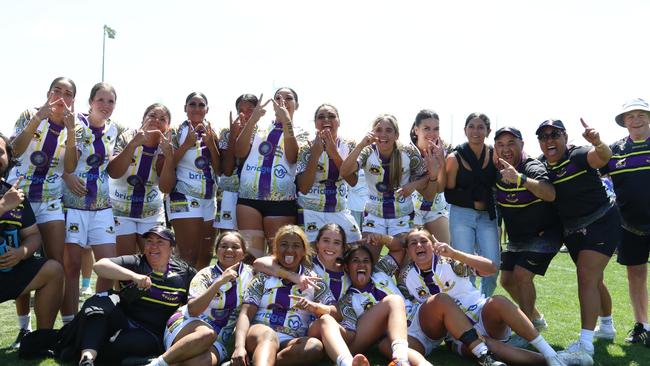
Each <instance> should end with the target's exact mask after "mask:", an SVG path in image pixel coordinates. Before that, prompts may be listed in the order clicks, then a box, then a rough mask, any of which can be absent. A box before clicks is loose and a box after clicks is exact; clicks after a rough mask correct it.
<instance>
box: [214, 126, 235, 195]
mask: <svg viewBox="0 0 650 366" xmlns="http://www.w3.org/2000/svg"><path fill="white" fill-rule="evenodd" d="M229 139H230V129H229V128H222V129H221V130H220V131H219V140H218V142H217V148H218V149H219V153H221V154H223V151H226V150H228V149H234V146H228V140H229ZM222 156H223V155H222ZM235 159H236V158H235ZM238 170H239V168H238V167H237V163H236V162H235V170H234V171H233V173H232V174H231V175H230V176H229V177H227V176H225V175H223V174H222V175H220V176H219V182H218V184H219V188H220V189H221V190H224V191H228V192H237V191H239V174H238Z"/></svg>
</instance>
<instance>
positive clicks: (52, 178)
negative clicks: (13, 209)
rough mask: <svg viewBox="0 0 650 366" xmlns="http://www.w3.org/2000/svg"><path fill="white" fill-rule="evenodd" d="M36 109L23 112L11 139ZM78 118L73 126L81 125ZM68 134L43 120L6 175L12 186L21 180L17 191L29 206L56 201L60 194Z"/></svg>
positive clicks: (18, 132) (25, 124) (19, 131)
mask: <svg viewBox="0 0 650 366" xmlns="http://www.w3.org/2000/svg"><path fill="white" fill-rule="evenodd" d="M36 112H37V110H36V109H31V110H26V111H25V112H23V113H22V114H21V115H20V117H18V120H17V121H16V125H15V127H14V132H13V134H12V137H11V138H12V139H13V138H15V137H17V136H18V135H19V134H20V133H21V132H22V131H23V130H24V129H25V127H27V125H28V124H29V121H31V119H32V118H33V117H34V114H36ZM79 117H80V115H79V114H77V121H76V123H81V121H80V119H79ZM67 136H68V134H67V130H66V128H65V127H64V126H59V125H57V124H56V123H54V122H51V121H49V119H44V120H42V121H41V122H40V123H39V124H38V127H37V128H36V132H34V136H33V138H32V139H31V141H30V142H29V145H27V149H25V152H23V154H22V155H20V156H18V157H17V160H18V162H17V164H16V166H15V167H14V168H13V169H11V171H10V172H9V175H8V178H7V182H9V183H10V184H14V183H15V182H16V181H17V180H18V177H19V176H22V177H23V181H22V182H21V184H20V188H21V189H22V190H23V192H25V197H26V198H27V199H28V200H29V201H30V202H47V201H52V200H58V199H60V198H61V196H62V194H63V187H62V186H63V180H62V178H61V177H62V176H63V168H64V166H63V162H64V160H63V159H64V157H65V141H66V139H67Z"/></svg>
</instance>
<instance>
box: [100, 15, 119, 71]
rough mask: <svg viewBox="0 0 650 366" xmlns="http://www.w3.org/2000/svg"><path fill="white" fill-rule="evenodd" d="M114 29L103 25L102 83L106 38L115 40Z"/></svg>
mask: <svg viewBox="0 0 650 366" xmlns="http://www.w3.org/2000/svg"><path fill="white" fill-rule="evenodd" d="M115 34H116V32H115V29H113V28H111V27H109V26H107V25H106V24H104V34H103V37H102V83H103V82H104V59H105V58H106V36H108V38H110V39H115Z"/></svg>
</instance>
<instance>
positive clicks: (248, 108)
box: [213, 94, 259, 232]
mask: <svg viewBox="0 0 650 366" xmlns="http://www.w3.org/2000/svg"><path fill="white" fill-rule="evenodd" d="M258 102H259V101H258V99H257V97H256V96H255V95H253V94H242V95H240V96H239V97H237V100H236V101H235V108H236V109H237V117H236V118H234V119H233V113H232V112H230V116H229V117H230V123H229V125H228V126H229V127H228V128H224V129H221V130H220V131H219V142H218V144H217V147H218V148H219V155H220V156H221V176H220V177H219V191H218V192H217V214H216V216H215V218H214V224H213V226H214V227H215V228H216V229H219V230H221V231H222V232H223V231H224V230H236V229H237V197H238V193H237V192H238V191H239V174H240V168H241V161H240V160H239V159H236V158H235V145H236V143H237V137H238V136H239V134H240V133H241V131H242V129H243V127H244V125H246V123H247V122H248V120H249V119H250V117H251V115H252V113H253V109H254V108H255V106H257V104H258Z"/></svg>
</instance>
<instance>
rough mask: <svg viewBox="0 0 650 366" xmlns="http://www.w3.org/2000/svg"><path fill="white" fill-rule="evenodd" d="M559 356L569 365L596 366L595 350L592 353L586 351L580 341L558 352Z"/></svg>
mask: <svg viewBox="0 0 650 366" xmlns="http://www.w3.org/2000/svg"><path fill="white" fill-rule="evenodd" d="M557 355H558V357H559V358H560V360H561V361H562V362H564V363H565V364H567V365H577V366H592V365H593V364H594V359H593V358H592V356H593V355H594V350H593V348H592V349H591V351H589V350H587V349H585V347H584V346H583V345H582V343H580V341H577V342H573V343H571V344H570V345H569V347H567V349H565V350H564V351H560V352H558V353H557Z"/></svg>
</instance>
